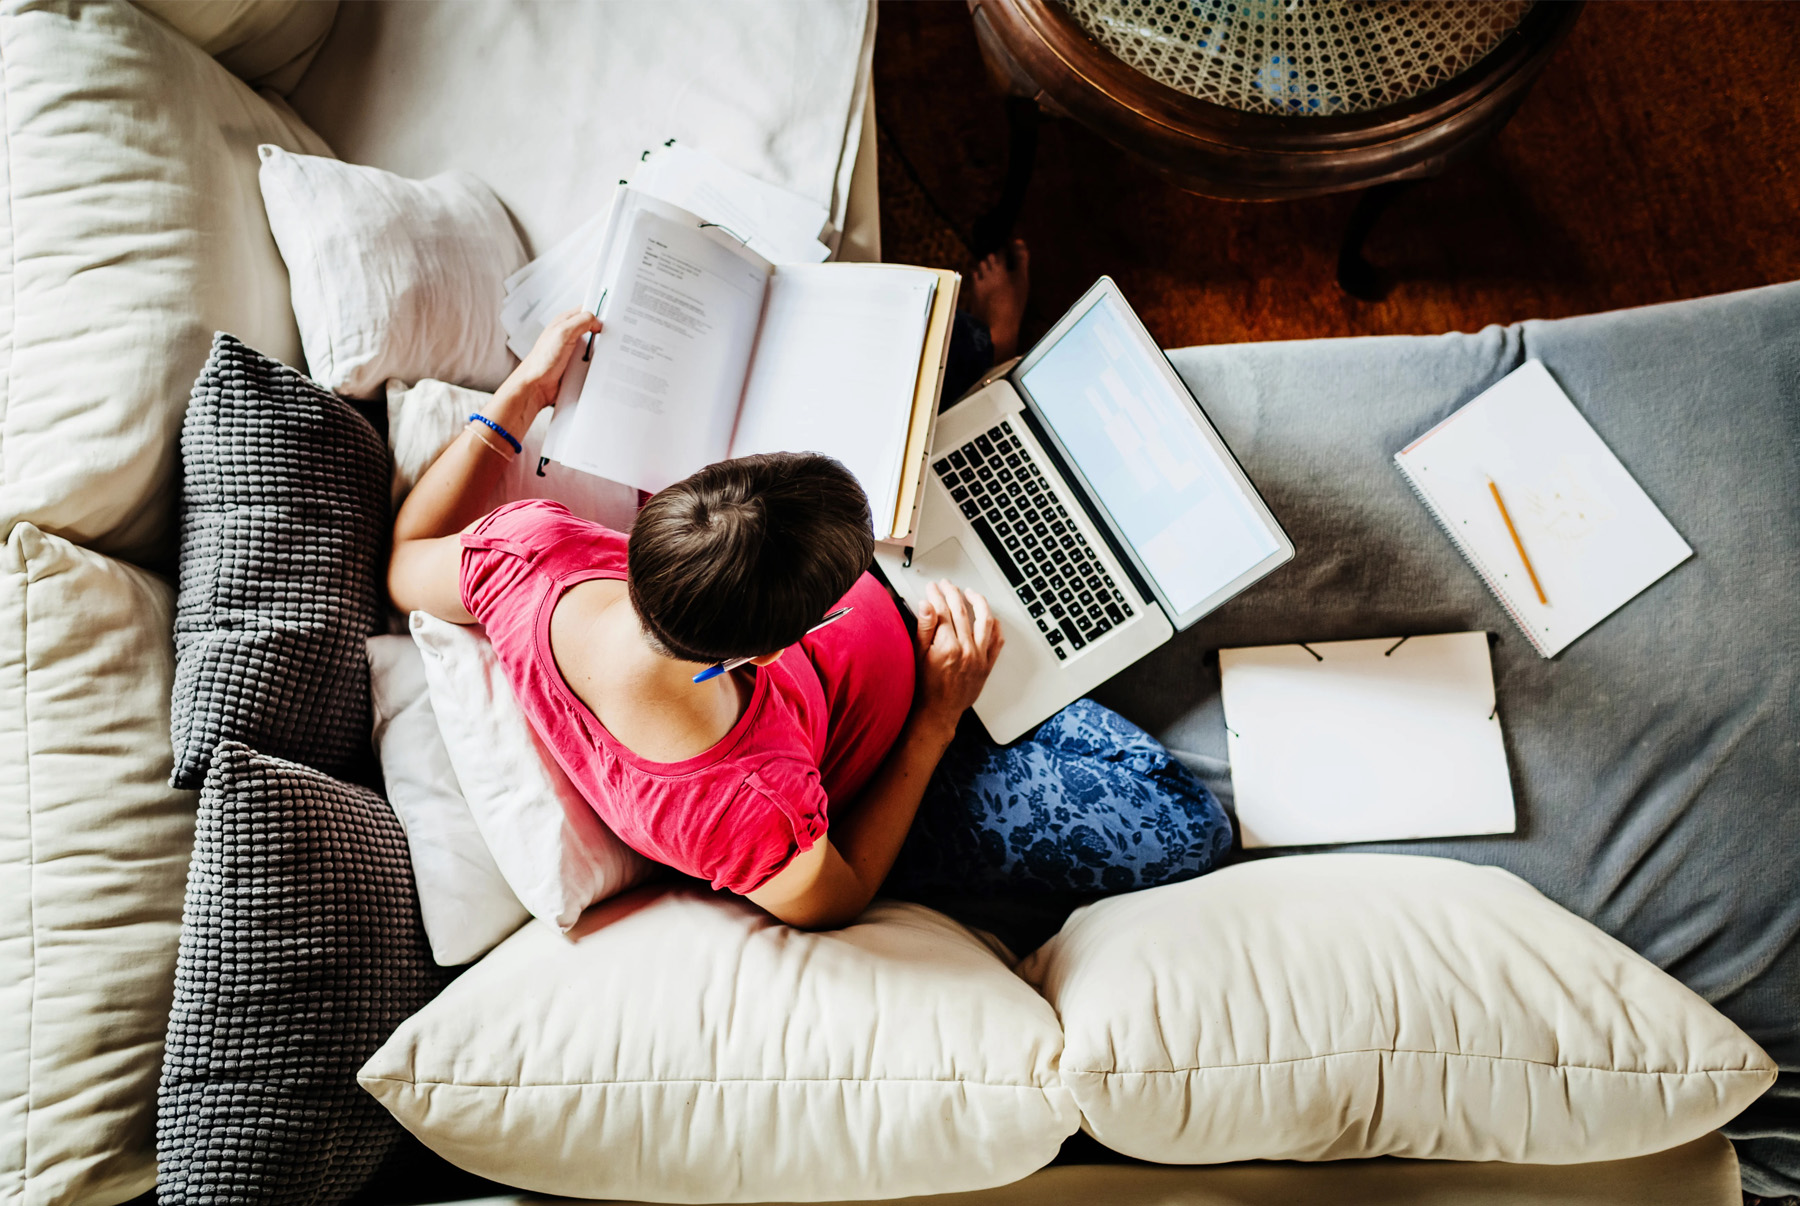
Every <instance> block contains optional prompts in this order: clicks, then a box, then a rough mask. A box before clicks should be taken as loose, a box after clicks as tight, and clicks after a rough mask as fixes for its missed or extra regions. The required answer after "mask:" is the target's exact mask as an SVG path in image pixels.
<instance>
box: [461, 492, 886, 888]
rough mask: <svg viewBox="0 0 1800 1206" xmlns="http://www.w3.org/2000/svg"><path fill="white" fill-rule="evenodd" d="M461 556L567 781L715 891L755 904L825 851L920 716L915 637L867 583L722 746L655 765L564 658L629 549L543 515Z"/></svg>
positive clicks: (468, 598) (790, 654) (498, 532)
mask: <svg viewBox="0 0 1800 1206" xmlns="http://www.w3.org/2000/svg"><path fill="white" fill-rule="evenodd" d="M462 545H463V554H462V574H461V589H462V600H463V606H464V607H466V608H468V609H469V613H470V614H471V615H473V616H474V617H475V619H476V620H477V621H478V622H479V623H480V624H481V625H482V626H483V627H484V628H485V629H486V630H487V636H488V640H489V641H490V642H492V643H493V646H494V651H495V653H497V654H498V655H499V658H500V663H501V665H502V666H503V667H504V668H505V670H506V676H507V679H508V680H509V681H510V682H511V683H512V687H513V690H514V692H515V693H516V694H517V695H518V698H519V705H520V706H521V707H522V708H523V709H524V711H525V714H526V716H528V717H529V718H530V719H531V723H532V726H533V727H534V728H535V729H536V730H537V732H538V735H539V736H540V737H542V738H543V740H544V743H545V744H546V745H547V746H549V747H550V750H551V752H552V753H554V754H555V756H556V760H557V761H558V762H559V763H561V764H562V768H563V770H565V771H567V772H568V775H569V777H570V778H571V779H573V780H574V781H575V785H576V786H577V787H578V788H580V789H581V793H582V795H583V796H585V797H586V798H587V801H588V803H589V804H591V805H593V807H594V811H595V812H597V813H599V814H600V818H601V819H602V820H604V821H605V822H606V823H607V825H608V826H610V827H611V828H612V830H613V832H614V833H617V834H618V835H619V837H620V838H621V839H623V840H624V841H625V843H626V844H627V845H629V846H631V847H632V848H633V849H634V850H637V851H638V852H639V853H641V854H643V855H644V856H645V857H647V858H650V859H653V860H655V861H656V862H659V863H665V864H667V865H668V866H671V867H674V868H675V869H676V870H678V871H681V872H683V873H685V874H687V875H693V876H697V877H699V878H701V879H706V880H710V881H711V882H712V884H713V886H714V887H715V888H728V889H730V890H731V891H733V892H738V893H743V892H751V891H754V890H755V889H757V888H758V887H760V886H762V884H763V883H764V882H765V881H766V880H767V879H768V878H769V877H770V876H772V875H774V874H775V873H776V872H777V871H779V870H781V869H782V868H783V867H785V866H787V864H788V862H789V861H790V860H792V859H793V858H794V856H795V855H797V854H799V853H800V852H801V851H804V850H809V849H811V848H812V846H813V844H814V843H815V842H817V841H818V840H819V839H820V838H821V837H822V836H824V834H825V830H826V826H827V824H828V818H829V814H830V810H831V808H832V807H834V806H836V805H839V804H842V803H844V802H845V801H847V800H850V799H852V798H853V797H855V795H856V794H857V792H859V791H861V790H862V788H863V785H864V784H866V783H867V782H868V781H869V777H870V776H871V775H873V774H874V773H875V768H876V767H877V766H879V765H880V763H881V760H882V759H883V758H884V757H885V756H886V755H887V752H888V749H889V748H890V747H891V746H892V745H893V744H894V740H895V738H897V737H898V736H899V734H900V726H901V725H902V724H903V723H904V722H905V720H906V714H907V711H908V709H909V708H910V707H911V706H912V694H913V647H912V640H911V637H910V636H909V635H908V633H907V631H906V626H905V623H904V622H903V621H902V620H901V618H900V613H899V611H898V610H897V609H896V608H895V607H894V604H893V600H892V599H890V598H889V597H888V593H887V591H886V590H885V589H884V588H883V587H882V585H881V584H880V583H879V582H877V581H876V580H875V579H874V578H873V577H871V576H870V575H868V574H864V575H863V576H862V578H861V579H860V580H859V581H858V582H857V583H856V585H855V586H853V587H851V589H850V593H849V594H847V595H845V596H844V598H843V599H842V600H841V601H840V602H839V604H837V606H843V605H846V604H847V605H849V606H851V607H853V608H854V609H855V610H854V611H852V612H851V613H850V614H849V615H847V616H845V617H844V618H843V619H841V620H838V621H837V622H836V623H834V624H832V625H830V626H829V627H827V628H824V629H821V630H820V631H819V632H817V633H814V634H813V635H811V636H808V637H805V638H803V639H802V640H801V641H800V643H799V645H798V646H795V647H791V648H789V649H788V650H787V651H786V653H785V654H784V655H783V656H782V658H781V660H779V661H777V662H775V663H774V664H773V665H771V666H766V667H763V668H761V669H758V670H753V671H749V672H751V673H754V674H755V676H756V686H755V689H754V691H753V692H752V693H751V696H750V703H749V706H748V707H746V708H745V709H744V714H743V715H742V716H740V717H739V718H738V722H737V724H735V725H734V726H732V729H731V732H729V733H727V734H726V735H725V736H724V738H723V739H721V740H720V741H719V742H718V744H716V745H714V746H713V747H712V748H711V749H709V750H707V751H706V752H705V753H703V754H697V755H695V756H694V757H692V758H688V759H685V760H683V761H681V762H652V761H650V760H648V759H646V758H640V757H638V756H637V755H636V754H634V753H632V752H631V751H630V750H629V749H627V748H626V747H625V746H624V745H622V744H620V743H619V742H618V741H617V740H615V739H614V738H613V736H612V734H611V733H609V732H607V731H606V729H605V727H604V726H602V725H601V723H600V721H599V720H598V719H597V718H596V717H595V716H594V714H593V713H592V712H590V711H589V710H588V708H587V706H586V705H585V704H583V703H582V702H581V699H580V697H578V696H577V695H576V694H575V692H574V691H573V690H571V689H570V687H569V685H568V683H567V682H565V681H564V680H563V677H562V674H561V672H560V671H558V670H557V668H556V661H555V659H554V658H553V657H552V656H551V653H550V614H551V611H552V609H553V608H554V607H555V605H556V601H557V600H558V599H560V598H561V597H562V595H563V592H564V591H566V590H568V589H569V588H570V587H572V586H574V585H575V584H576V583H578V582H585V581H587V580H588V579H590V578H615V579H621V580H622V579H624V578H625V577H626V556H625V553H626V537H625V536H624V535H623V534H622V533H619V532H615V531H613V530H612V529H611V528H607V527H603V526H601V525H600V524H597V523H590V522H588V521H587V520H584V519H577V518H576V517H575V516H573V515H571V514H570V513H569V512H568V510H567V509H566V508H565V507H563V506H562V505H561V504H560V503H553V502H547V501H544V500H542V499H533V500H530V501H527V502H517V503H509V504H508V505H506V506H504V507H501V508H499V509H498V510H496V511H495V512H493V514H491V515H489V516H488V517H487V518H486V519H484V520H482V521H481V523H480V524H479V525H478V526H477V527H476V529H475V530H474V531H473V532H471V533H469V534H468V535H465V536H464V537H463V538H462ZM744 672H745V671H740V673H744ZM695 690H699V688H698V687H696V688H695Z"/></svg>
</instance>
